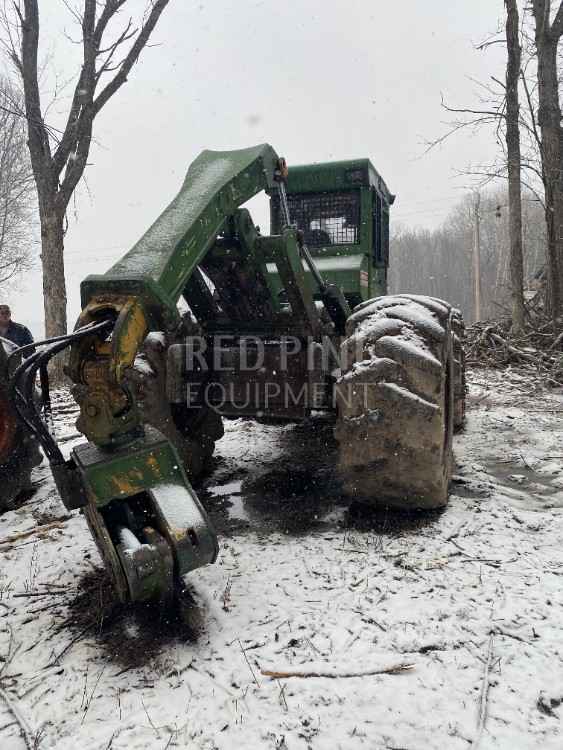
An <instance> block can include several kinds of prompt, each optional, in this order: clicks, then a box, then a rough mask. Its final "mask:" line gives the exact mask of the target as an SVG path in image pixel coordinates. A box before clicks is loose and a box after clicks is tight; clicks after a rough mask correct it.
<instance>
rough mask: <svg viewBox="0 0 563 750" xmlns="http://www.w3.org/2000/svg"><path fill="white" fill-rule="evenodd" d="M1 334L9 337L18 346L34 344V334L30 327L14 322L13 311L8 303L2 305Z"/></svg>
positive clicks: (0, 311) (0, 309) (0, 308)
mask: <svg viewBox="0 0 563 750" xmlns="http://www.w3.org/2000/svg"><path fill="white" fill-rule="evenodd" d="M0 336H2V338H4V339H8V341H11V342H12V343H13V344H15V345H16V346H25V345H26V344H33V336H32V335H31V331H30V330H29V328H26V327H25V326H24V325H22V324H21V323H14V321H13V320H12V312H11V310H10V308H9V306H8V305H0Z"/></svg>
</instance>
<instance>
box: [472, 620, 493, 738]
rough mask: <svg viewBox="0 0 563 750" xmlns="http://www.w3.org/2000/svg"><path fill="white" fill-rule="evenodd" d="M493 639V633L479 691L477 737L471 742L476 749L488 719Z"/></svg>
mask: <svg viewBox="0 0 563 750" xmlns="http://www.w3.org/2000/svg"><path fill="white" fill-rule="evenodd" d="M493 639H494V634H493V633H491V635H490V637H489V647H488V649H487V660H486V662H485V672H484V674H483V680H482V682H481V690H480V692H479V710H478V713H477V732H476V734H475V739H474V740H473V742H472V744H471V747H472V748H473V749H474V750H475V748H476V747H477V746H478V745H479V742H480V741H481V736H482V734H483V730H484V729H485V722H486V721H487V701H488V699H489V688H490V687H491V683H490V672H491V664H492V661H493Z"/></svg>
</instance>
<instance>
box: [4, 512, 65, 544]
mask: <svg viewBox="0 0 563 750" xmlns="http://www.w3.org/2000/svg"><path fill="white" fill-rule="evenodd" d="M70 518H71V516H69V517H68V518H65V519H64V520H62V521H52V522H51V523H45V524H43V525H42V526H36V527H35V528H34V529H28V530H27V531H21V532H20V533H19V534H12V536H7V537H5V538H4V539H0V547H3V546H5V545H6V544H13V543H14V542H17V541H18V540H20V539H26V538H27V537H28V536H33V535H34V534H39V535H41V534H44V533H45V532H47V531H50V530H51V529H62V527H63V524H64V523H65V522H66V521H68V520H69V519H70Z"/></svg>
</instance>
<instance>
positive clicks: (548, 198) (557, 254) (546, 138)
mask: <svg viewBox="0 0 563 750" xmlns="http://www.w3.org/2000/svg"><path fill="white" fill-rule="evenodd" d="M557 42H558V39H557V38H554V37H553V36H552V35H551V34H549V33H548V32H544V33H538V24H537V22H536V47H537V54H538V96H539V108H538V122H539V125H540V130H541V140H542V166H543V177H544V185H545V206H546V208H545V214H546V227H547V267H548V302H549V308H550V313H551V316H552V318H553V321H554V325H555V326H557V324H558V318H559V316H560V315H561V287H562V284H561V273H560V268H561V262H562V260H563V195H562V193H561V146H560V137H559V132H560V126H561V109H560V106H559V90H558V81H557Z"/></svg>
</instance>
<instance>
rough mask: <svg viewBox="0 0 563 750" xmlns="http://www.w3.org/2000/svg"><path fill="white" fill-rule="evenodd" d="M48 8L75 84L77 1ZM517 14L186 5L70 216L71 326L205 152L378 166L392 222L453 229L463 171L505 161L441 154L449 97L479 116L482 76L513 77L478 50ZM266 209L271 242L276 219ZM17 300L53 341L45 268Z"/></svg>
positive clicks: (17, 312)
mask: <svg viewBox="0 0 563 750" xmlns="http://www.w3.org/2000/svg"><path fill="white" fill-rule="evenodd" d="M71 1H72V0H71ZM74 3H75V5H80V4H81V3H80V2H79V0H74ZM144 4H145V3H144V0H130V1H129V5H131V6H132V7H134V8H135V9H142V8H143V7H144ZM47 9H48V11H47ZM40 10H41V12H42V14H43V16H42V19H41V20H42V35H43V36H42V39H43V44H44V47H43V50H44V52H45V53H46V54H47V55H48V58H49V63H48V65H49V73H48V75H49V76H50V77H51V78H52V77H53V75H54V74H56V75H57V77H58V80H59V81H63V80H65V79H67V78H68V77H69V75H71V74H72V73H75V72H76V70H77V63H78V59H77V53H78V52H79V49H78V48H77V47H74V48H73V47H72V45H70V43H69V42H68V40H67V39H66V38H65V37H64V36H63V34H62V33H61V30H62V29H63V28H64V29H65V30H66V31H67V32H68V33H69V34H71V35H73V36H74V37H77V36H78V30H77V29H76V26H75V25H73V21H72V18H71V17H70V15H69V13H68V11H66V10H65V8H64V4H63V2H62V0H41V2H40ZM47 12H48V13H49V14H50V15H49V16H46V14H47ZM502 15H503V0H492V1H491V0H448V1H446V0H403V1H402V2H394V3H388V2H383V0H345V1H341V0H300V2H296V3H291V2H287V3H282V2H279V0H238V1H237V2H225V1H224V0H223V1H222V2H221V1H219V0H215V1H211V2H210V1H209V0H206V1H205V2H204V1H203V0H195V2H192V1H191V0H170V5H169V6H168V8H167V9H166V10H165V12H164V14H163V16H162V17H161V20H160V22H159V25H158V26H157V29H156V31H155V34H154V36H153V41H154V42H157V43H158V45H157V46H153V47H151V48H150V49H147V50H145V51H144V53H143V55H142V58H141V60H140V62H139V64H137V65H136V66H135V68H134V69H133V71H132V73H131V75H130V77H129V81H128V82H127V84H126V85H125V86H124V87H123V88H122V89H121V90H120V91H119V92H118V94H117V95H116V96H115V97H114V98H113V99H112V100H111V101H110V102H109V104H108V105H107V106H106V108H105V109H104V110H103V111H102V113H101V114H100V116H99V118H98V120H97V122H96V126H95V138H96V143H95V144H94V145H93V147H92V151H91V155H90V160H89V162H90V166H89V167H88V170H87V173H86V177H87V184H88V191H87V190H86V189H85V186H84V185H82V186H81V188H80V189H79V191H78V194H77V199H76V202H75V205H71V207H70V216H69V219H70V225H69V231H68V235H67V240H66V259H67V260H66V266H67V289H68V300H69V324H70V325H71V326H72V325H73V324H74V319H75V318H76V316H77V314H78V312H79V286H80V281H81V279H83V278H84V277H85V276H86V275H87V274H89V273H103V272H104V271H106V270H107V269H108V268H109V266H110V265H111V264H112V263H113V262H114V261H115V260H117V259H118V258H119V257H120V256H121V255H122V254H123V253H124V252H126V251H127V250H128V249H129V248H130V247H131V245H132V244H133V243H134V242H135V241H136V240H137V239H138V238H139V237H140V236H141V234H143V232H144V231H145V229H147V228H148V226H149V225H150V224H151V223H152V221H153V220H154V219H155V218H156V217H157V216H158V215H159V214H160V212H161V210H162V209H163V208H164V207H165V206H166V205H167V204H168V202H169V201H170V200H171V198H172V197H173V196H174V195H175V193H176V192H177V190H178V189H179V187H180V185H181V182H182V180H183V177H184V174H185V172H186V171H187V168H188V166H189V164H190V163H191V162H192V161H193V159H194V158H195V157H196V156H197V155H198V153H199V152H200V151H202V150H203V149H205V148H219V149H221V148H241V147H245V146H250V145H255V144H257V143H262V142H268V143H271V144H272V145H273V146H274V148H275V149H276V151H277V152H278V153H279V154H282V155H284V156H285V157H286V159H287V160H288V162H289V164H298V163H306V162H317V161H329V160H332V159H347V158H353V157H369V158H370V159H371V160H372V161H373V163H374V164H375V166H376V168H377V169H378V170H379V172H380V173H381V174H382V175H383V177H384V179H385V180H386V182H387V184H388V186H389V188H390V190H391V191H392V192H394V193H396V194H397V200H396V203H395V206H394V207H393V209H392V214H391V218H392V221H395V222H399V221H400V222H401V223H404V224H408V225H422V226H436V225H437V224H439V223H440V221H441V220H442V218H444V217H445V216H446V214H447V213H448V211H449V209H450V208H451V207H452V205H453V204H454V203H455V202H456V201H458V200H459V199H460V198H461V196H462V194H463V188H464V187H467V184H468V183H467V178H465V179H461V178H459V177H456V176H455V170H456V169H462V168H464V167H465V166H466V165H467V164H468V163H476V162H483V161H485V160H486V159H488V158H491V157H492V155H493V153H494V144H493V143H492V142H491V139H490V134H489V133H486V132H482V133H479V132H476V133H472V132H469V131H468V132H466V133H465V134H464V135H460V136H457V137H455V139H452V140H450V141H449V142H447V143H446V144H445V145H444V146H442V147H440V148H439V149H434V150H432V151H431V152H430V153H428V154H426V155H424V151H425V145H424V143H425V141H427V140H429V139H433V138H435V137H437V136H438V135H440V134H441V133H443V132H444V131H445V129H446V127H445V125H444V122H445V121H446V120H447V119H448V115H447V114H446V113H444V111H443V110H442V109H441V106H440V99H441V94H443V95H444V97H445V98H446V100H447V101H448V103H450V104H452V105H454V106H468V105H471V104H473V103H474V102H475V95H476V91H477V86H476V84H475V83H474V82H472V81H471V80H470V78H474V79H478V80H481V81H486V80H487V79H489V77H490V76H491V75H496V76H497V77H501V78H502V77H503V75H504V72H503V65H504V59H503V48H502V47H501V46H500V45H497V46H494V47H492V48H490V49H489V50H488V51H486V52H479V51H477V50H476V49H475V45H476V44H477V43H479V42H480V41H482V40H483V39H484V38H486V37H487V36H488V35H489V33H490V32H492V31H495V30H496V29H497V27H498V23H499V21H502ZM45 87H46V88H49V82H48V80H46V83H45ZM69 95H70V90H69V91H68V92H67V99H65V98H61V99H60V100H59V101H58V102H57V104H56V106H55V108H54V109H52V110H51V112H50V118H51V121H52V122H57V118H58V117H60V115H61V114H62V113H64V108H65V106H66V105H67V103H68V96H69ZM47 101H48V98H47V96H46V97H45V102H47ZM58 124H59V125H60V120H58ZM258 203H260V202H258ZM255 210H256V215H255V219H256V221H257V222H258V223H260V224H261V225H262V229H263V231H266V229H267V227H266V226H264V221H265V219H264V209H263V206H261V205H257V206H256V207H255ZM8 301H9V302H10V303H11V306H12V310H13V318H14V319H15V320H17V321H20V322H23V323H25V324H26V325H28V326H29V327H31V329H32V331H33V333H34V335H35V337H36V338H39V336H40V335H41V334H42V332H43V312H42V307H43V303H42V299H41V276H40V271H39V261H38V264H37V271H36V272H34V273H31V274H29V275H28V277H27V278H26V279H25V280H24V282H23V283H22V285H21V288H20V289H19V290H17V291H14V292H11V293H10V294H9V295H8Z"/></svg>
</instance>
